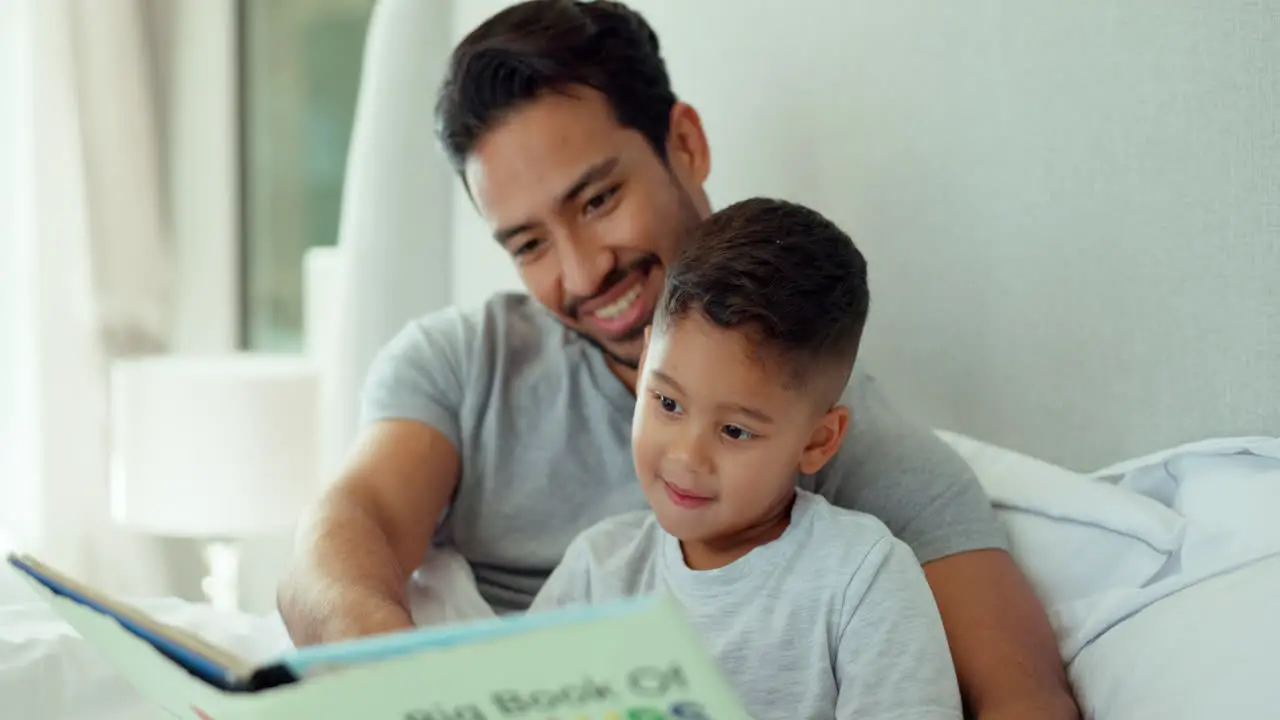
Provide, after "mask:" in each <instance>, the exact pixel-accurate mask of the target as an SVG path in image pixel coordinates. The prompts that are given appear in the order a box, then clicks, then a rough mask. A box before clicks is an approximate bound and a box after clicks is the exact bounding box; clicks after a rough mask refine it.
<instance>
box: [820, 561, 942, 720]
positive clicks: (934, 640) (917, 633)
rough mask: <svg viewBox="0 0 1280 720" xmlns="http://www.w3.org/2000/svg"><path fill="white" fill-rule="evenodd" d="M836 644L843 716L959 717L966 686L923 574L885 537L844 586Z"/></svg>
mask: <svg viewBox="0 0 1280 720" xmlns="http://www.w3.org/2000/svg"><path fill="white" fill-rule="evenodd" d="M842 620H843V629H842V630H841V631H840V635H839V637H837V638H836V641H835V647H836V652H835V671H836V684H837V687H838V691H837V692H838V695H837V698H836V718H837V719H838V720H850V719H851V718H858V719H859V720H960V718H961V717H962V709H961V703H960V688H959V685H958V683H957V681H956V673H955V666H954V665H953V664H952V660H951V651H950V648H949V647H948V645H947V636H946V633H945V632H944V631H943V628H942V617H941V616H940V615H939V614H938V608H937V605H936V604H935V603H934V600H933V595H932V593H930V591H929V585H928V583H927V582H926V581H925V578H924V572H923V571H922V570H921V569H920V565H919V563H917V562H916V560H915V558H914V557H913V556H912V553H911V550H910V549H909V548H908V547H907V546H906V545H905V544H903V543H902V542H901V541H899V540H896V539H894V538H891V537H885V538H883V539H882V540H880V541H879V542H877V543H876V545H875V546H873V547H872V549H871V551H870V552H869V553H868V554H867V557H866V559H865V560H864V561H863V563H862V566H861V567H860V568H859V569H858V571H857V572H856V573H855V574H854V576H853V578H852V580H851V581H850V583H849V587H848V589H847V590H846V591H845V598H844V610H843V613H842Z"/></svg>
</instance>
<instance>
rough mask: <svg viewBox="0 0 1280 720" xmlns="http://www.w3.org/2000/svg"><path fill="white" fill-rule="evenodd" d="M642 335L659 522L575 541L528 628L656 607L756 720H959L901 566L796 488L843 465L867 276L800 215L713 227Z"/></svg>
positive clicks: (636, 440)
mask: <svg viewBox="0 0 1280 720" xmlns="http://www.w3.org/2000/svg"><path fill="white" fill-rule="evenodd" d="M668 272H669V274H668V277H667V281H666V288H665V291H664V295H663V299H662V301H661V303H660V305H659V308H658V312H657V314H656V316H655V318H654V321H653V325H652V327H651V328H650V330H649V332H648V334H647V335H646V349H645V353H644V355H643V356H642V358H641V367H640V380H639V385H638V386H637V388H636V397H637V400H636V409H635V418H634V424H633V427H632V451H633V454H634V460H635V467H636V473H637V475H638V477H639V479H640V483H641V485H642V487H643V489H644V492H645V495H646V496H647V498H648V500H649V504H650V506H651V507H652V510H653V511H652V512H651V513H650V512H644V513H633V514H628V515H622V516H618V517H615V518H611V519H608V520H605V521H603V522H601V523H599V524H598V525H596V526H594V527H592V528H590V529H588V530H587V531H585V532H584V533H583V534H582V535H580V536H579V537H578V538H577V539H576V540H575V541H574V542H573V543H572V544H571V545H570V546H569V548H568V550H567V551H566V552H565V555H564V559H563V561H562V562H561V564H560V565H559V566H558V567H557V569H556V570H555V572H554V573H552V575H551V576H550V578H549V579H548V580H547V582H546V584H545V585H544V587H543V589H542V591H541V593H540V594H539V595H538V597H537V598H536V599H535V600H534V603H533V606H532V608H531V609H532V610H535V611H536V610H539V609H545V608H549V607H556V606H561V605H566V604H574V603H591V602H599V601H602V600H608V599H612V598H617V597H622V596H630V595H638V594H647V593H651V592H655V591H658V590H660V589H666V590H669V591H670V592H671V593H672V594H673V595H674V596H675V597H676V598H677V599H678V600H679V601H680V602H681V603H682V604H683V605H684V608H685V610H686V612H687V614H688V616H689V618H690V620H691V621H692V622H693V624H694V626H695V627H696V628H697V629H698V630H699V631H700V632H701V633H702V635H703V637H704V638H705V640H706V641H707V643H708V646H709V648H710V649H711V651H712V652H713V653H714V655H715V656H716V658H717V660H718V661H719V662H720V665H721V667H722V668H723V670H724V672H725V673H726V677H727V678H728V679H729V680H730V681H731V682H732V683H733V684H734V686H735V687H736V689H737V691H738V693H739V695H740V697H741V699H742V702H743V704H744V706H745V707H746V709H747V711H748V712H749V713H750V714H751V716H752V717H753V718H755V720H770V719H771V718H777V719H778V720H808V719H816V718H912V719H913V720H920V719H925V718H928V719H930V720H932V719H934V718H959V717H960V716H961V707H960V695H959V690H958V688H957V684H956V678H955V670H954V668H953V666H952V663H951V656H950V653H949V651H948V647H947V639H946V636H945V635H944V633H943V628H942V621H941V618H940V617H939V614H938V610H937V608H936V606H935V604H934V600H933V596H932V594H931V593H930V591H929V586H928V585H927V584H926V582H925V578H924V573H923V572H922V570H921V569H920V566H919V564H918V563H917V562H916V559H915V556H914V555H913V554H912V552H911V550H910V549H909V548H908V547H907V546H906V545H905V544H903V543H902V542H900V541H898V540H896V539H895V538H893V537H892V536H891V535H890V534H889V531H888V529H887V528H885V526H884V525H883V524H882V523H880V521H878V520H876V519H874V518H873V517H871V516H870V515H863V514H860V513H853V512H849V511H845V510H841V509H838V508H836V507H835V506H833V505H830V504H828V503H827V501H826V500H824V499H823V498H822V497H820V496H818V495H814V494H811V493H808V492H805V491H803V490H798V489H797V487H796V483H797V479H798V477H799V476H801V475H808V474H813V473H815V472H816V471H817V470H818V469H819V468H821V467H822V466H823V465H824V464H825V463H826V462H827V460H828V459H830V458H831V456H832V455H834V454H835V452H836V450H837V449H839V447H840V441H841V439H842V438H843V437H844V434H845V430H846V428H847V427H848V425H849V423H850V422H856V421H857V418H851V417H850V416H849V411H848V409H847V408H846V407H845V406H843V405H841V404H840V400H841V393H842V391H843V390H844V388H845V385H846V383H847V382H848V380H849V374H850V372H851V370H852V368H853V363H854V359H855V358H856V356H857V353H858V344H859V341H860V339H861V337H862V329H863V325H864V324H865V321H866V316H867V307H868V301H869V297H868V296H869V293H868V289H867V272H866V262H865V261H864V260H863V257H862V255H861V253H859V252H858V250H857V248H855V247H854V245H853V242H852V241H851V240H850V239H849V237H848V236H847V235H845V234H844V233H843V232H841V231H840V229H839V228H837V227H836V226H835V225H834V224H832V223H831V222H830V221H828V220H827V219H825V218H824V217H822V216H821V215H819V214H818V213H816V212H814V211H812V210H809V209H807V208H804V207H801V206H798V205H795V204H792V203H787V202H781V201H774V200H766V199H753V200H747V201H744V202H741V203H738V204H736V205H732V206H730V207H728V208H725V209H724V210H721V211H720V212H718V213H716V214H714V215H712V216H711V217H710V218H708V219H707V220H706V221H705V222H704V223H703V224H702V225H701V226H700V227H699V229H698V230H697V232H696V235H695V237H693V238H692V239H691V240H690V242H689V244H688V248H687V250H686V251H685V252H684V254H683V255H682V256H681V257H680V258H679V259H678V261H677V262H676V263H674V264H673V265H672V266H671V268H670V269H669V271H668Z"/></svg>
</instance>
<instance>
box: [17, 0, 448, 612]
mask: <svg viewBox="0 0 1280 720" xmlns="http://www.w3.org/2000/svg"><path fill="white" fill-rule="evenodd" d="M373 5H374V2H373V0H270V1H269V2H255V1H246V2H240V1H238V0H104V1H98V0H88V1H85V0H80V1H76V0H48V1H46V0H0V546H4V547H3V548H0V549H8V548H10V547H13V546H18V547H21V548H24V549H30V550H33V551H36V552H39V553H41V556H42V557H46V558H48V559H49V560H50V561H51V562H55V563H57V564H60V565H61V566H63V567H64V568H66V569H67V570H68V571H70V572H73V573H75V574H79V575H80V576H82V577H84V578H85V579H88V580H90V581H91V582H97V583H101V584H103V585H104V587H106V588H108V589H109V590H114V591H117V592H122V593H125V594H131V595H132V594H162V595H163V594H178V595H181V596H186V597H199V596H200V594H201V593H200V588H199V584H198V581H199V578H200V576H201V574H203V571H204V567H203V563H202V562H201V561H200V557H199V555H198V554H197V549H198V548H197V547H196V544H195V543H193V542H191V541H190V540H178V539H173V540H168V539H154V538H151V537H149V536H148V534H147V533H141V532H138V531H136V530H135V529H130V528H127V527H121V526H120V524H119V523H117V522H115V521H113V518H112V516H111V515H110V513H109V512H108V507H109V505H110V497H109V495H110V493H111V486H110V483H109V482H108V475H109V466H110V463H111V459H112V455H113V451H112V443H111V427H110V422H109V414H110V413H109V408H108V402H109V397H110V393H109V371H108V368H109V366H110V365H111V364H112V363H114V362H118V361H121V360H125V359H129V358H133V357H139V356H152V355H155V354H173V355H201V356H221V355H223V354H227V353H231V352H236V351H253V352H264V353H272V354H285V355H294V354H301V353H302V352H303V350H304V338H303V304H304V302H303V296H304V291H303V285H304V283H303V273H304V263H303V258H304V254H305V253H306V251H307V250H308V248H313V247H327V246H333V245H334V244H335V243H336V242H337V237H338V225H339V215H340V208H341V196H342V187H343V177H344V170H345V166H346V159H347V151H348V143H349V140H350V137H351V131H352V123H353V119H354V115H355V107H356V100H357V96H358V93H359V89H360V73H361V63H362V57H363V51H364V42H365V33H366V30H367V27H368V23H369V18H370V13H371V11H372V8H373ZM440 7H441V12H442V15H441V17H442V18H443V19H444V20H446V21H447V19H448V13H447V10H448V7H447V3H443V2H442V3H440ZM445 51H446V49H445V48H440V52H445ZM424 92H427V93H429V92H431V88H424ZM423 131H424V132H425V133H429V131H430V126H429V124H424V126H423ZM174 421H175V422H179V421H180V419H178V418H174ZM194 431H195V430H194V428H193V432H194ZM245 502H246V503H252V502H253V499H252V498H246V499H245ZM286 553H287V533H283V532H281V533H278V537H277V538H275V539H274V540H273V541H264V542H262V543H261V544H260V546H257V547H255V548H254V550H253V551H252V552H251V553H249V556H248V557H247V558H246V559H245V563H244V572H245V573H246V574H247V576H248V577H247V584H246V585H245V590H244V595H245V598H244V600H245V603H246V604H247V605H248V606H249V607H250V608H251V609H254V610H265V609H267V608H269V606H270V604H271V602H272V596H273V588H272V587H271V584H272V581H273V578H274V573H275V572H276V571H277V570H278V568H279V567H280V563H281V562H282V561H283V560H284V558H285V556H286ZM255 572H260V573H261V574H262V577H261V582H260V583H258V584H256V585H255V584H254V575H253V574H254V573H255Z"/></svg>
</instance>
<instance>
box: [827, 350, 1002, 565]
mask: <svg viewBox="0 0 1280 720" xmlns="http://www.w3.org/2000/svg"><path fill="white" fill-rule="evenodd" d="M843 402H844V404H845V405H847V406H848V407H849V412H850V429H849V432H848V434H847V435H846V436H845V439H844V443H843V444H842V445H841V448H840V450H839V452H837V453H836V455H835V456H834V457H833V458H832V459H831V461H830V462H829V463H827V466H826V467H824V468H823V469H822V470H821V471H820V472H819V473H818V475H817V476H816V478H814V479H813V481H814V490H815V491H816V492H818V493H820V494H822V495H823V496H825V497H826V498H827V499H828V500H830V501H831V503H832V504H834V505H837V506H840V507H844V508H848V509H851V510H858V511H861V512H865V513H868V514H870V515H874V516H875V517H877V518H879V519H880V520H881V521H882V522H883V523H884V524H885V525H887V526H888V527H889V530H890V531H891V532H892V533H893V534H894V535H895V536H896V537H898V538H900V539H901V540H903V541H904V542H906V543H907V545H909V546H911V549H912V550H913V551H914V552H915V554H916V558H917V559H918V561H919V562H920V563H927V562H930V561H933V560H937V559H939V558H943V557H946V556H948V555H954V554H956V553H961V552H967V551H970V550H983V549H989V548H996V549H1001V550H1007V549H1008V538H1007V536H1006V534H1005V531H1004V528H1003V526H1001V525H1000V521H999V519H998V518H997V517H996V514H995V511H994V510H993V509H992V507H991V501H990V500H989V499H988V498H987V495H986V492H984V491H983V489H982V486H981V485H980V484H979V483H978V479H977V477H976V476H975V475H974V474H973V471H972V470H971V469H970V468H969V466H968V465H967V464H966V463H965V461H964V460H963V459H962V458H961V457H960V456H959V455H957V454H956V453H955V452H954V451H953V450H952V449H951V448H950V447H948V446H947V444H946V443H944V442H942V440H941V439H939V438H938V436H937V435H934V434H933V433H932V432H930V431H929V430H927V429H925V428H922V427H920V426H918V425H915V424H914V423H912V422H910V421H908V420H907V419H906V418H904V417H902V416H901V415H899V414H898V412H897V411H896V410H895V409H894V408H893V406H892V405H891V404H890V403H889V400H888V398H886V397H885V395H884V393H883V391H881V389H880V387H879V386H878V385H877V384H876V381H875V380H874V379H873V378H871V377H870V376H868V375H865V374H862V373H859V372H855V373H854V375H853V378H852V379H851V380H850V382H849V386H848V388H847V389H846V390H845V394H844V398H843Z"/></svg>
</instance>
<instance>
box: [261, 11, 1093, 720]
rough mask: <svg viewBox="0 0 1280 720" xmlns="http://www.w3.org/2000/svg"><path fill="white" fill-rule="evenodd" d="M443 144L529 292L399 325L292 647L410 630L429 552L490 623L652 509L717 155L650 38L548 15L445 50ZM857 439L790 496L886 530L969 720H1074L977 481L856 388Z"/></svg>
mask: <svg viewBox="0 0 1280 720" xmlns="http://www.w3.org/2000/svg"><path fill="white" fill-rule="evenodd" d="M437 121H438V134H439V136H440V139H441V142H442V144H443V145H444V148H445V150H446V152H447V153H448V155H449V157H450V159H451V161H452V162H453V164H454V167H455V168H456V170H457V171H458V174H459V176H460V178H461V180H462V182H463V183H464V186H465V187H466V188H467V190H468V192H469V193H470V195H471V197H472V199H473V201H474V203H475V205H476V207H477V209H478V211H479V212H480V214H481V216H482V217H483V218H484V220H485V221H486V222H487V223H488V225H489V226H490V228H491V229H492V231H493V235H494V238H495V239H496V241H497V242H499V243H500V244H501V245H502V247H503V248H505V249H506V250H507V251H508V253H509V254H510V255H511V257H512V259H513V261H514V262H515V263H516V265H517V267H518V269H519V271H520V275H521V277H522V278H523V280H524V283H525V285H526V287H527V289H528V291H529V295H528V296H524V295H499V296H496V297H494V298H492V299H490V301H489V302H487V303H486V304H485V306H484V307H483V308H481V309H480V310H478V311H476V312H461V311H458V310H448V311H443V312H439V313H435V314H433V315H430V316H427V317H425V318H423V319H421V320H418V321H416V322H414V323H411V324H410V325H409V326H408V327H406V328H405V329H404V331H402V332H401V333H400V334H399V335H398V336H397V337H396V338H395V339H394V340H393V341H392V342H391V343H390V344H389V345H388V346H387V347H386V348H385V349H384V350H383V352H382V353H381V354H380V356H379V357H378V359H377V360H376V361H375V363H374V366H373V367H372V369H371V371H370V375H369V380H368V385H367V387H366V392H365V403H364V423H363V427H364V429H363V431H362V435H361V437H360V438H359V440H358V442H357V444H356V448H355V450H354V453H353V456H352V458H351V460H350V462H349V464H348V466H347V467H346V469H345V472H344V473H343V474H342V476H341V477H340V478H339V479H338V480H337V481H336V482H335V484H334V485H333V487H332V488H331V490H330V491H329V492H328V493H327V494H326V495H325V497H324V498H323V499H322V500H321V501H320V502H319V503H318V505H317V507H316V509H315V511H314V512H313V513H312V514H311V516H310V517H309V518H308V519H307V520H306V521H305V522H304V523H303V527H302V528H301V530H300V532H299V538H298V540H299V542H298V547H299V550H298V556H297V559H296V562H295V565H294V567H293V568H292V569H291V571H290V573H289V576H288V577H287V578H286V579H285V581H284V583H283V584H282V586H281V592H280V609H281V613H282V615H283V617H284V619H285V622H286V624H287V626H288V628H289V631H290V634H291V635H292V637H293V638H294V640H295V642H298V643H300V644H307V643H316V642H325V641H331V640H338V639H341V638H347V637H353V636H359V635H366V634H371V633H377V632H385V631H392V630H399V629H402V628H407V627H410V626H411V625H412V620H411V617H410V614H409V611H408V609H407V604H408V603H407V597H406V594H407V580H408V577H409V575H410V574H411V572H412V571H413V569H414V568H415V567H417V566H418V565H419V564H420V563H421V562H422V560H423V557H424V555H425V554H426V553H427V552H428V551H429V548H430V547H431V545H432V544H433V541H434V542H435V543H436V544H440V545H448V546H451V547H453V548H455V549H456V550H457V551H458V552H460V553H461V554H462V555H463V556H464V557H466V558H467V560H468V561H469V562H470V564H471V566H472V568H473V569H474V571H475V574H476V578H477V582H478V585H479V588H480V590H481V593H482V594H483V595H484V597H485V599H486V600H488V601H489V602H490V603H491V604H492V605H493V606H494V607H495V608H497V609H498V610H500V611H513V610H521V609H524V608H525V607H527V606H528V604H529V602H530V601H531V600H532V598H533V597H534V595H536V593H537V591H538V589H539V588H540V587H541V585H542V583H543V581H544V580H545V579H546V577H547V575H548V574H549V573H550V572H551V570H552V569H553V568H554V567H555V565H556V563H557V562H558V561H559V559H560V557H561V555H562V554H563V552H564V550H565V548H566V547H567V545H568V544H569V542H570V540H572V538H573V537H574V536H575V535H576V534H577V533H578V532H579V531H581V530H582V529H584V528H586V527H588V526H590V525H592V524H594V523H595V522H596V521H598V520H600V519H602V518H604V517H607V516H609V515H613V514H617V513H620V512H625V511H629V510H635V509H641V508H643V507H645V499H644V495H643V493H642V492H641V491H640V490H639V483H638V482H637V481H636V478H635V472H634V469H633V466H632V462H631V456H630V452H629V447H630V435H631V417H632V411H633V408H634V406H635V402H636V400H635V394H634V392H635V382H636V365H637V362H638V360H639V356H640V352H641V349H642V345H643V335H644V329H645V327H646V326H647V325H648V324H649V321H650V319H651V318H652V316H653V311H654V307H655V304H656V303H657V300H658V296H659V293H660V291H661V288H662V286H663V278H664V263H666V262H669V261H670V260H671V259H672V257H673V255H674V253H675V245H676V243H677V242H678V241H679V239H680V238H682V237H685V236H687V235H688V234H689V233H690V230H691V228H693V227H694V226H695V225H696V224H697V223H698V222H699V221H700V219H701V218H703V217H705V216H707V215H708V214H709V213H710V202H709V201H708V198H707V195H706V193H705V192H704V190H703V183H704V182H705V181H706V179H707V177H708V174H709V172H710V152H709V149H708V145H707V139H706V137H705V135H704V133H703V130H702V126H701V122H700V120H699V118H698V115H697V113H696V112H695V111H694V109H693V108H692V107H690V106H689V105H687V104H685V103H682V102H680V101H679V100H678V99H677V98H676V96H675V94H674V93H673V91H672V89H671V86H670V81H669V79H668V77H667V73H666V69H665V66H664V63H663V60H662V57H661V55H660V53H659V48H658V39H657V37H656V35H655V34H654V32H653V31H652V29H651V28H650V27H649V26H648V24H647V23H645V21H644V20H643V19H642V18H641V17H640V16H639V15H638V14H636V13H634V12H633V11H631V10H629V9H628V8H626V7H625V6H623V5H620V4H617V3H612V2H587V3H579V2H569V1H567V0H534V1H533V2H528V3H523V4H521V5H517V6H513V7H511V8H508V9H506V10H504V11H502V12H500V13H498V14H497V15H495V16H494V17H492V18H490V19H489V20H488V21H486V22H485V23H484V24H483V25H481V26H480V27H479V28H477V29H476V30H475V31H473V32H472V33H471V35H469V36H468V37H467V38H465V39H464V40H463V41H462V42H461V43H460V44H459V46H458V47H457V48H456V49H455V51H454V53H453V56H452V58H451V61H450V67H449V71H448V75H447V77H446V78H445V82H444V84H443V86H442V88H441V90H440V97H439V101H438V105H437ZM843 400H844V402H845V403H846V404H848V405H849V407H850V411H851V417H852V420H851V427H852V429H851V431H850V432H849V435H848V438H847V440H846V442H845V444H844V446H843V447H842V448H841V450H840V451H839V453H838V454H837V455H836V456H835V457H834V458H833V459H832V461H831V462H829V463H828V464H827V465H826V466H825V467H824V468H823V469H822V470H821V471H820V472H819V473H817V474H816V475H814V476H811V477H805V478H802V480H801V483H802V487H804V488H806V489H808V490H813V491H816V492H818V493H820V494H822V495H824V496H825V497H827V498H828V499H829V500H830V501H832V502H833V503H835V504H837V505H840V506H843V507H850V508H856V509H858V510H861V511H864V512H868V513H870V514H873V515H875V516H877V517H879V518H880V519H881V520H882V521H884V522H885V524H886V525H888V526H889V528H890V529H891V530H892V531H893V532H894V534H895V535H897V536H898V537H899V538H901V539H902V540H903V541H905V542H906V543H907V544H908V545H910V546H911V548H912V550H913V551H914V552H915V555H916V557H917V559H918V560H919V561H920V562H921V563H922V565H923V567H924V571H925V575H926V577H927V579H928V581H929V585H930V588H931V589H932V591H933V594H934V597H935V599H936V601H937V604H938V607H939V610H940V611H941V614H942V618H943V624H944V627H945V629H946V632H947V638H948V641H949V644H950V646H951V651H952V655H953V658H954V660H955V665H956V668H957V673H958V676H959V680H960V685H961V690H962V693H963V695H964V700H965V703H966V705H967V707H968V709H969V711H970V712H971V713H972V714H973V715H976V716H977V717H980V718H987V719H995V718H1018V719H1019V720H1028V719H1034V718H1072V717H1077V711H1076V708H1075V705H1074V702H1073V700H1072V699H1071V695H1070V691H1069V688H1068V685H1067V681H1066V678H1065V673H1064V671H1063V668H1062V664H1061V661H1060V659H1059V657H1058V654H1057V649H1056V643H1055V641H1054V637H1053V634H1052V632H1051V630H1050V628H1049V625H1048V622H1047V620H1046V618H1045V615H1044V612H1043V610H1042V609H1041V607H1040V605H1039V603H1038V601H1037V599H1036V598H1035V596H1034V594H1033V593H1032V591H1031V589H1030V587H1029V585H1028V584H1027V582H1026V580H1025V579H1024V578H1023V576H1022V575H1021V573H1020V572H1019V571H1018V569H1017V567H1016V566H1015V565H1014V563H1013V561H1012V559H1011V558H1010V556H1009V554H1008V553H1007V552H1006V550H1005V538H1004V535H1003V533H1002V531H1001V529H1000V527H999V525H998V523H997V521H996V519H995V517H994V513H993V512H992V510H991V507H990V504H989V502H988V501H987V499H986V498H985V496H984V494H983V492H982V490H981V487H980V486H979V485H978V484H977V482H976V480H975V479H974V477H973V475H972V473H971V472H970V471H969V470H968V468H967V467H966V466H965V465H964V463H963V461H961V460H960V459H959V458H958V457H957V456H955V455H954V454H953V453H951V452H950V451H949V450H948V449H947V448H946V447H945V446H944V445H943V444H942V443H941V442H939V441H938V440H937V439H936V438H935V437H934V436H933V435H932V434H930V433H928V432H927V431H924V430H921V429H919V428H916V427H913V426H912V425H910V424H908V423H907V422H905V421H904V420H903V419H901V418H900V417H899V416H898V415H897V414H896V413H895V412H894V411H893V409H892V407H891V406H890V405H889V404H888V402H887V400H886V399H885V398H884V397H883V395H882V394H881V392H880V390H879V389H878V387H877V386H876V384H875V382H874V381H873V380H872V379H871V378H869V377H867V376H866V375H864V374H861V373H857V372H855V374H854V377H853V378H852V379H851V381H850V383H849V387H848V388H847V389H846V391H845V394H844V398H843Z"/></svg>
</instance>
